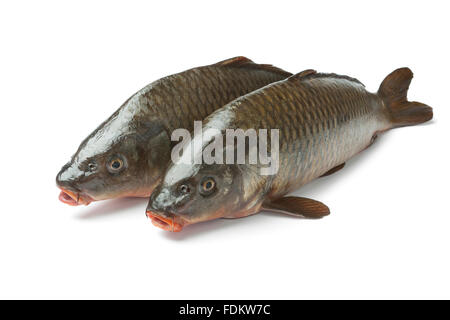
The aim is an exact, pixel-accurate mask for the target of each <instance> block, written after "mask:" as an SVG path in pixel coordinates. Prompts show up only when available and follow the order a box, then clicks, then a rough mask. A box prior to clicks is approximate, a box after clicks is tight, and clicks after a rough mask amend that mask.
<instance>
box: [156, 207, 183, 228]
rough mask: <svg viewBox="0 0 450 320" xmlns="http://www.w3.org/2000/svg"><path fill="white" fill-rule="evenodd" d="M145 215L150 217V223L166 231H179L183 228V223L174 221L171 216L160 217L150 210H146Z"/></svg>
mask: <svg viewBox="0 0 450 320" xmlns="http://www.w3.org/2000/svg"><path fill="white" fill-rule="evenodd" d="M147 217H149V218H150V219H152V223H153V225H154V226H155V227H158V228H161V229H163V230H166V231H171V232H180V231H181V230H183V225H182V224H180V223H178V222H175V221H174V219H173V218H166V217H162V216H160V215H158V214H156V213H154V212H152V211H150V210H147Z"/></svg>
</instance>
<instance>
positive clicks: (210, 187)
mask: <svg viewBox="0 0 450 320" xmlns="http://www.w3.org/2000/svg"><path fill="white" fill-rule="evenodd" d="M215 190H216V181H215V180H214V179H213V178H212V177H206V178H204V179H203V180H202V181H201V182H200V186H199V192H200V194H202V195H204V196H208V195H210V194H212V193H213V192H214V191H215Z"/></svg>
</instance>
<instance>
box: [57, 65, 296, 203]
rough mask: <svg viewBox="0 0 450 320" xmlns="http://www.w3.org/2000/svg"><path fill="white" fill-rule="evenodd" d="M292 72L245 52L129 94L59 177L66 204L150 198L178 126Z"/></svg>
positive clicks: (61, 196)
mask: <svg viewBox="0 0 450 320" xmlns="http://www.w3.org/2000/svg"><path fill="white" fill-rule="evenodd" d="M290 75H292V74H291V73H289V72H286V71H284V70H281V69H279V68H276V67H274V66H271V65H266V64H256V63H254V62H252V61H251V60H249V59H247V58H245V57H236V58H231V59H228V60H225V61H221V62H218V63H216V64H213V65H209V66H204V67H198V68H193V69H190V70H187V71H184V72H181V73H178V74H174V75H171V76H167V77H165V78H162V79H159V80H157V81H155V82H153V83H151V84H149V85H148V86H146V87H145V88H143V89H142V90H140V91H139V92H137V93H136V94H134V95H133V96H132V97H130V98H129V99H128V100H127V101H126V102H125V103H124V104H123V105H122V106H121V107H120V108H119V109H118V110H117V111H116V112H115V113H114V114H113V115H112V116H111V117H109V118H108V119H107V120H106V121H105V122H103V123H102V124H101V125H100V126H99V127H98V128H97V129H96V130H95V131H94V132H92V133H91V134H90V135H89V136H88V137H87V138H86V139H85V140H84V141H83V142H82V143H81V145H80V146H79V148H78V151H77V152H76V153H75V154H74V155H73V156H72V158H71V160H70V161H69V162H68V163H67V164H66V165H64V166H63V167H62V169H61V171H60V172H59V173H58V175H57V177H56V183H57V186H58V187H59V188H60V189H61V192H60V195H59V199H60V200H61V201H62V202H64V203H66V204H68V205H73V206H76V205H80V204H85V205H87V204H89V203H90V202H92V201H97V200H105V199H112V198H119V197H148V196H149V195H150V194H151V192H152V190H153V189H154V187H155V186H156V185H157V184H158V182H159V180H160V178H161V175H162V174H163V172H164V169H165V168H166V166H167V164H168V161H169V159H170V150H171V148H172V145H173V142H172V141H171V134H172V131H173V130H174V129H178V128H186V129H189V130H190V129H192V127H193V123H194V120H202V119H203V118H205V117H206V116H207V115H208V114H210V113H212V112H213V111H214V110H216V109H219V108H221V107H222V106H224V105H225V104H226V103H228V102H230V101H232V100H233V99H235V98H237V97H239V96H242V95H244V94H246V93H249V92H251V91H253V90H256V89H258V88H261V87H263V86H265V85H267V84H269V83H272V82H275V81H279V80H281V79H285V78H287V77H289V76H290Z"/></svg>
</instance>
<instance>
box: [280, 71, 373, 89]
mask: <svg viewBox="0 0 450 320" xmlns="http://www.w3.org/2000/svg"><path fill="white" fill-rule="evenodd" d="M318 78H332V79H344V80H348V81H351V82H355V83H357V84H360V85H362V86H363V87H365V86H364V84H363V83H362V82H361V81H359V80H358V79H355V78H352V77H349V76H343V75H340V74H336V73H317V71H315V70H312V69H308V70H305V71H302V72H300V73H297V74H294V75H293V76H290V77H289V79H288V80H290V81H301V80H306V79H318Z"/></svg>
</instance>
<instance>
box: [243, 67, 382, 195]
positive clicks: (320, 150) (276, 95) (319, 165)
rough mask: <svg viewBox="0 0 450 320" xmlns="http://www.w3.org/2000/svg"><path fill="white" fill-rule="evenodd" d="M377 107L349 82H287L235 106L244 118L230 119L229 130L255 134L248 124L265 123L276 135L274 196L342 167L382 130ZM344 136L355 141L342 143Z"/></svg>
mask: <svg viewBox="0 0 450 320" xmlns="http://www.w3.org/2000/svg"><path fill="white" fill-rule="evenodd" d="M377 103H380V101H379V99H378V100H377V97H376V96H375V95H373V94H371V93H368V92H367V91H365V89H364V86H363V85H362V84H361V83H360V82H359V81H355V80H354V79H352V78H347V77H341V76H336V75H333V74H331V75H323V74H316V75H314V76H311V77H305V79H302V78H298V79H297V78H295V77H293V78H291V79H289V80H283V81H280V82H277V83H274V84H271V85H269V86H267V87H265V88H263V89H259V90H257V91H256V92H254V93H250V94H248V95H247V96H246V99H245V100H243V101H242V103H240V108H241V109H240V110H245V112H236V113H235V117H236V122H235V126H236V127H245V128H255V129H260V128H258V127H255V125H254V121H253V120H252V119H255V118H261V117H265V119H264V120H263V123H264V124H265V125H267V126H268V128H267V129H280V137H279V138H280V170H279V172H278V174H277V176H276V177H275V179H274V181H273V185H274V186H275V187H274V188H273V190H271V192H272V193H273V196H279V195H280V194H285V193H287V192H290V191H292V190H293V189H296V188H298V187H300V186H301V185H303V184H305V183H307V182H309V181H311V180H312V179H314V178H317V177H318V176H320V175H322V174H323V173H325V172H326V171H328V170H330V169H331V168H333V167H334V166H337V165H338V164H340V163H341V162H345V160H347V159H348V158H350V157H352V156H353V155H355V154H356V153H358V152H359V151H361V150H362V149H364V148H365V147H366V146H367V145H368V144H369V143H370V139H371V137H372V136H373V134H374V133H375V131H377V130H380V131H381V130H385V129H386V128H387V126H388V121H387V119H386V120H385V121H380V119H383V117H384V115H382V114H381V112H380V111H379V107H377V106H378V105H377ZM372 104H373V105H374V106H375V107H373V106H371V105H372ZM244 114H245V115H244ZM353 119H358V121H362V122H364V123H363V127H364V126H366V127H367V129H364V128H362V127H361V126H359V125H356V126H355V125H354V124H352V121H353ZM350 135H351V136H356V137H357V138H350V139H347V138H348V137H349V136H350ZM298 140H299V143H297V142H298ZM338 144H339V147H338ZM293 182H294V183H293Z"/></svg>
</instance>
